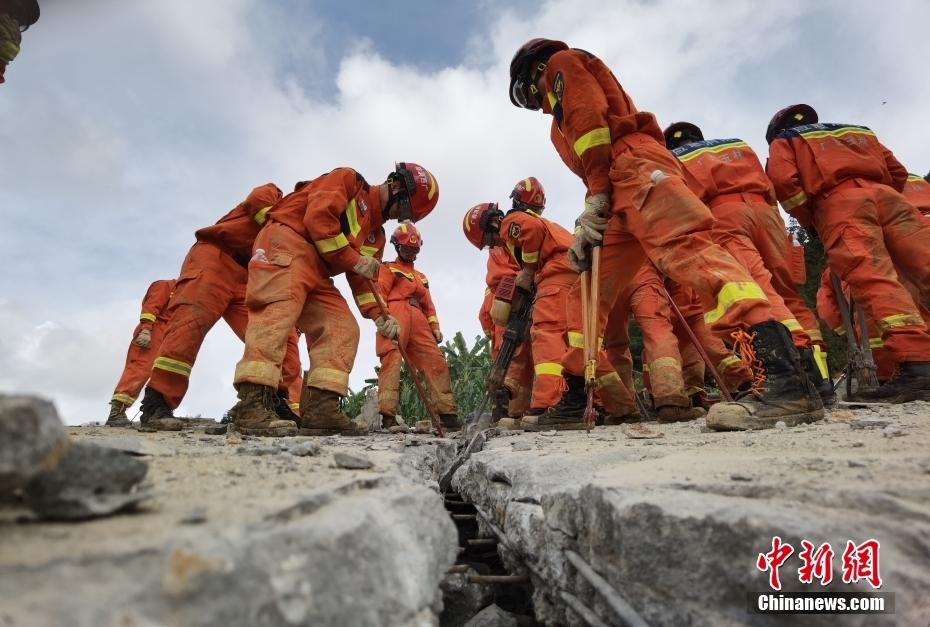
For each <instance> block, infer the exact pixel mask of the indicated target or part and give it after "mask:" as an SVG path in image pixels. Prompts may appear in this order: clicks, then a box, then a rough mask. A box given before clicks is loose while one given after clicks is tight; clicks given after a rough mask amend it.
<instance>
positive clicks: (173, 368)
mask: <svg viewBox="0 0 930 627" xmlns="http://www.w3.org/2000/svg"><path fill="white" fill-rule="evenodd" d="M193 367H194V366H193V365H192V364H189V363H187V362H185V361H180V360H178V359H171V358H170V357H158V358H156V359H155V363H154V364H153V365H152V368H158V369H159V370H165V371H167V372H173V373H174V374H179V375H181V376H182V377H190V376H191V368H193Z"/></svg>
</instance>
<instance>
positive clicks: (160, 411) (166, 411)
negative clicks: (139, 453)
mask: <svg viewBox="0 0 930 627" xmlns="http://www.w3.org/2000/svg"><path fill="white" fill-rule="evenodd" d="M140 409H142V415H141V416H140V417H139V422H141V423H142V428H143V429H145V430H155V431H180V430H181V421H180V420H178V419H177V418H175V417H174V412H173V411H172V410H171V408H170V407H168V403H167V401H165V397H164V396H162V395H161V392H159V391H158V390H156V389H155V388H153V387H147V388H145V396H143V397H142V403H141V406H140Z"/></svg>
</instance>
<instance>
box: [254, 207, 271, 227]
mask: <svg viewBox="0 0 930 627" xmlns="http://www.w3.org/2000/svg"><path fill="white" fill-rule="evenodd" d="M269 211H271V205H269V206H267V207H265V208H264V209H259V210H258V212H256V214H255V217H254V218H252V219H253V220H255V222H256V223H258V224H265V219H266V218H267V217H268V212H269Z"/></svg>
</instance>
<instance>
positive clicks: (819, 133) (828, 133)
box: [801, 126, 875, 139]
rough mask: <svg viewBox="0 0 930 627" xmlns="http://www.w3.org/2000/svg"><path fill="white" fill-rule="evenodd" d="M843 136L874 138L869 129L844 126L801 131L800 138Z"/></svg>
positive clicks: (872, 132)
mask: <svg viewBox="0 0 930 627" xmlns="http://www.w3.org/2000/svg"><path fill="white" fill-rule="evenodd" d="M844 135H869V136H870V137H875V132H874V131H872V130H871V129H867V128H862V127H851V126H844V127H843V128H837V129H832V130H810V131H801V136H802V137H804V138H806V139H819V138H821V137H842V136H844Z"/></svg>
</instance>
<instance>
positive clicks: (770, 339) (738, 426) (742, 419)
mask: <svg viewBox="0 0 930 627" xmlns="http://www.w3.org/2000/svg"><path fill="white" fill-rule="evenodd" d="M749 334H750V336H752V337H753V339H752V343H751V350H752V351H753V352H754V353H755V358H756V360H757V361H759V362H761V363H762V366H763V368H764V370H765V381H763V382H762V384H761V386H759V387H756V388H754V389H751V390H750V391H748V392H747V393H746V394H744V395H743V396H741V397H740V398H739V399H738V400H736V401H734V402H732V403H717V404H716V405H714V406H713V407H711V408H710V412H708V414H707V426H708V427H710V428H711V429H715V430H717V431H745V430H748V429H771V428H772V427H774V426H775V423H777V422H779V421H780V422H784V423H785V424H786V425H788V426H789V427H793V426H796V425H799V424H803V423H809V422H815V421H817V420H821V419H823V415H824V413H823V403H822V402H821V401H820V395H819V394H818V393H817V390H816V389H814V386H813V384H812V383H811V382H810V380H809V379H808V378H807V375H806V374H805V373H804V369H803V368H802V367H801V362H800V359H799V358H798V351H797V349H796V348H795V347H794V343H793V342H792V341H791V333H790V332H789V331H788V329H787V328H786V327H785V326H784V325H783V324H781V323H779V322H776V321H774V320H769V321H767V322H760V323H759V324H754V325H752V326H751V327H749Z"/></svg>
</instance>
